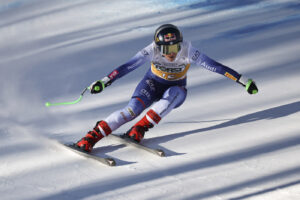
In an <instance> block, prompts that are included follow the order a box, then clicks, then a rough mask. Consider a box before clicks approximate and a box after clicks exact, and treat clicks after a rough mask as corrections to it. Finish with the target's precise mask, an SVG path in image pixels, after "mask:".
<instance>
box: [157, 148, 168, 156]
mask: <svg viewBox="0 0 300 200" xmlns="http://www.w3.org/2000/svg"><path fill="white" fill-rule="evenodd" d="M156 152H157V155H159V156H160V157H165V156H166V154H165V152H164V151H163V150H161V149H156Z"/></svg>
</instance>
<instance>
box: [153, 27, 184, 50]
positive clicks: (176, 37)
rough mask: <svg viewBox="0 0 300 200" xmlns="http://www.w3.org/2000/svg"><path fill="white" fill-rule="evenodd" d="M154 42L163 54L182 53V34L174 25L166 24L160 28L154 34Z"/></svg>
mask: <svg viewBox="0 0 300 200" xmlns="http://www.w3.org/2000/svg"><path fill="white" fill-rule="evenodd" d="M154 42H155V44H156V45H157V47H158V49H159V50H160V52H161V53H162V54H169V53H171V52H174V53H177V52H178V51H180V42H182V34H181V32H180V31H179V29H178V28H177V27H176V26H175V25H173V24H164V25H161V26H160V27H158V28H157V29H156V31H155V34H154Z"/></svg>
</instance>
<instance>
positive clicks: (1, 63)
mask: <svg viewBox="0 0 300 200" xmlns="http://www.w3.org/2000/svg"><path fill="white" fill-rule="evenodd" d="M299 11H300V2H299V1H298V0H294V1H292V0H264V1H262V0H256V1H255V0H243V1H240V0H230V1H229V0H210V1H209V0H207V1H204V0H203V1H175V0H174V1H156V0H144V1H138V0H128V1H120V0H119V1H117V0H102V1H97V0H51V1H50V0H15V1H13V0H1V1H0V108H1V109H0V120H1V121H0V142H1V145H0V195H1V199H2V200H15V199H16V200H18V199H22V200H32V199H38V200H50V199H60V200H64V199H72V200H77V199H89V200H92V199H110V200H121V199H126V200H130V199H132V200H136V199H146V200H153V199H164V200H165V199H172V200H173V199H174V200H181V199H188V200H194V199H213V200H222V199H255V200H266V199H267V200H269V199H272V200H283V199H284V200H296V199H300V157H299V153H300V113H299V111H300V87H299V83H300V66H299V63H300V57H299V55H300V54H299V52H300V37H299V36H300V12H299ZM163 23H174V24H176V25H177V26H179V27H180V28H181V29H182V32H183V35H184V38H185V39H187V40H190V41H192V43H193V45H194V46H195V47H198V48H199V49H200V50H201V51H203V52H205V53H206V54H207V55H209V56H210V57H212V58H214V59H216V60H218V61H220V62H222V63H223V64H225V65H227V66H230V67H232V68H233V69H235V70H237V71H238V72H239V73H242V74H244V75H245V76H246V77H251V78H253V79H254V80H255V81H256V83H257V85H258V87H259V93H258V94H257V95H249V94H248V93H247V92H246V91H245V90H244V88H242V87H241V86H240V85H238V84H236V83H235V82H233V81H231V80H230V79H227V78H225V77H223V76H220V75H219V74H216V73H212V72H210V71H208V70H205V69H203V68H200V67H196V66H193V67H191V69H190V71H189V74H188V97H187V100H186V102H185V103H184V104H183V105H182V106H181V107H180V108H178V109H176V110H174V111H173V112H172V113H171V114H170V115H168V116H167V117H165V118H164V119H163V120H162V121H161V123H160V125H159V126H157V127H155V128H154V129H152V130H151V131H150V132H147V134H146V137H145V139H144V141H143V143H144V144H146V145H148V146H151V147H154V148H161V149H163V150H164V151H165V152H166V154H167V157H166V158H160V157H156V156H154V155H151V154H149V153H147V152H143V151H141V150H137V149H135V148H133V147H126V146H124V145H122V144H120V143H118V142H116V141H114V140H112V139H110V138H109V137H108V138H105V139H103V140H102V141H100V142H99V143H97V145H96V147H95V150H94V154H96V155H99V156H109V157H113V158H115V160H116V162H117V166H116V167H107V166H104V165H102V164H99V163H97V162H95V161H92V160H87V159H85V158H82V157H81V156H79V155H77V154H74V153H73V152H70V151H68V150H66V149H64V148H63V147H62V146H61V145H59V143H58V142H57V141H59V142H75V141H77V140H78V139H80V138H81V137H82V136H83V135H85V133H86V132H87V131H88V130H90V129H91V128H93V126H94V124H95V123H96V121H98V120H101V119H104V118H105V117H107V116H108V115H109V114H110V113H111V112H113V111H115V110H117V109H120V108H122V107H123V106H125V105H126V104H127V102H128V100H129V98H130V97H131V94H132V92H133V91H134V89H135V86H136V84H137V83H138V82H139V81H140V79H141V78H142V77H143V74H144V73H145V71H146V70H147V69H148V67H149V63H147V64H145V65H144V66H142V67H140V68H139V69H138V70H136V71H134V72H132V73H130V74H128V75H127V76H125V77H124V78H122V79H120V80H118V81H116V82H115V83H114V84H113V85H112V86H110V87H109V88H107V89H106V90H105V91H104V92H103V93H101V94H98V95H90V94H88V93H87V94H85V96H84V98H83V100H82V101H81V102H80V103H78V104H76V105H72V106H57V107H50V108H46V107H45V106H44V103H45V102H47V101H50V102H61V101H72V100H75V99H77V98H78V97H79V95H80V93H81V91H82V90H83V89H84V88H85V87H87V86H88V85H90V83H91V82H93V81H95V80H98V79H101V78H102V77H104V76H105V75H107V74H108V73H109V72H111V71H112V70H113V69H114V68H115V67H117V66H119V65H121V64H123V63H125V62H126V61H127V60H129V59H130V58H131V57H132V56H133V55H134V54H135V53H136V52H137V51H138V50H140V49H141V48H143V47H144V46H146V45H148V44H149V43H150V42H151V41H152V39H153V32H154V30H155V29H156V28H157V27H158V26H159V25H161V24H163ZM135 121H136V120H135ZM135 121H133V122H131V123H129V124H127V125H124V126H123V127H121V128H120V129H118V130H117V131H116V133H122V132H125V131H127V130H128V129H129V128H130V126H131V125H132V124H133V123H134V122H135Z"/></svg>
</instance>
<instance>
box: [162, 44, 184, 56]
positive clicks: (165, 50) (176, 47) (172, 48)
mask: <svg viewBox="0 0 300 200" xmlns="http://www.w3.org/2000/svg"><path fill="white" fill-rule="evenodd" d="M158 49H159V51H160V53H161V54H166V55H168V54H170V53H178V52H179V51H180V43H177V44H172V45H159V46H158Z"/></svg>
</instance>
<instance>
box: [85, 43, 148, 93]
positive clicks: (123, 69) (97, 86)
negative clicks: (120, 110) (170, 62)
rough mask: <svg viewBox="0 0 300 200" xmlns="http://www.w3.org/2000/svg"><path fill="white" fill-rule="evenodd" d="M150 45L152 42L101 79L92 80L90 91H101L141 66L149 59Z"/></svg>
mask: <svg viewBox="0 0 300 200" xmlns="http://www.w3.org/2000/svg"><path fill="white" fill-rule="evenodd" d="M152 45H153V44H150V45H148V46H147V47H146V48H144V49H142V50H141V51H139V52H138V53H137V54H136V55H135V56H133V57H132V58H131V59H130V60H129V61H128V62H126V63H125V64H123V65H121V66H119V67H117V68H116V69H114V70H113V71H112V72H111V73H110V74H108V75H107V76H106V77H104V78H103V79H101V80H99V81H95V82H93V83H92V84H91V85H90V87H89V88H90V90H91V93H92V94H96V93H99V92H101V91H102V90H104V88H105V87H107V86H109V85H111V84H112V83H113V82H114V81H115V80H117V79H119V78H121V77H123V76H124V75H126V74H128V73H129V72H131V71H133V70H135V69H137V68H138V67H140V66H142V65H143V64H144V63H145V62H146V61H147V60H150V59H151V56H152V54H153V53H152Z"/></svg>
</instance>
